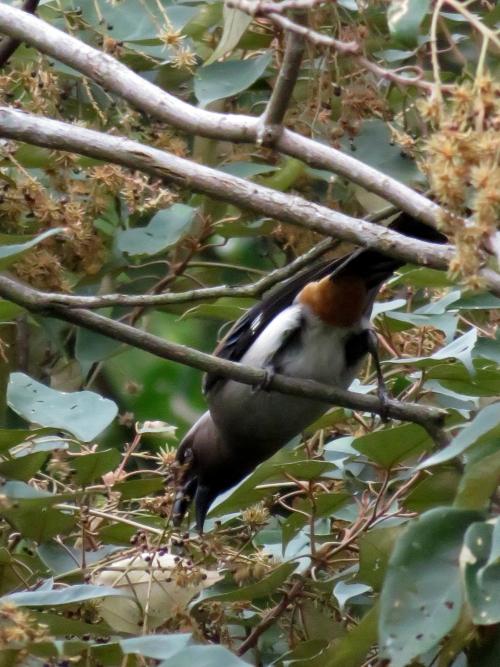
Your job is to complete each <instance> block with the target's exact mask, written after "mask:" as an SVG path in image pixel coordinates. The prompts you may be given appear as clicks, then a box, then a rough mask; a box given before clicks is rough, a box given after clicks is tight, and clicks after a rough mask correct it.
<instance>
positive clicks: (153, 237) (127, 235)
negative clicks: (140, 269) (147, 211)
mask: <svg viewBox="0 0 500 667" xmlns="http://www.w3.org/2000/svg"><path fill="white" fill-rule="evenodd" d="M195 214H196V209H195V208H192V207H191V206H186V205H185V204H174V205H173V206H170V208H166V209H163V210H162V211H158V213H156V214H155V215H154V216H153V217H152V218H151V220H150V221H149V223H148V224H147V225H146V227H137V228H135V229H125V230H124V231H121V232H119V233H118V234H117V245H118V249H119V250H121V251H122V252H126V253H127V254H129V255H156V254H158V253H159V252H162V251H164V250H166V249H167V248H171V247H172V246H174V245H175V244H176V243H177V242H178V241H179V240H180V239H181V238H182V237H183V236H186V234H189V232H190V231H191V228H192V225H193V220H194V216H195Z"/></svg>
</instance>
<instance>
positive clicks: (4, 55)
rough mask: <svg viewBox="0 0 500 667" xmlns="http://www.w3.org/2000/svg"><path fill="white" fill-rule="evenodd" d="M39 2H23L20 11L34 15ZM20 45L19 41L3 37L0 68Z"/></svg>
mask: <svg viewBox="0 0 500 667" xmlns="http://www.w3.org/2000/svg"><path fill="white" fill-rule="evenodd" d="M39 2H40V0H25V2H24V4H23V6H22V11H23V12H28V13H30V14H34V12H35V11H36V8H37V7H38V3H39ZM20 45H21V40H19V39H14V38H13V37H4V38H3V39H2V41H1V42H0V67H3V66H4V65H5V63H6V62H7V61H8V60H9V58H10V57H11V55H12V54H13V53H14V51H15V50H16V49H17V47H18V46H20Z"/></svg>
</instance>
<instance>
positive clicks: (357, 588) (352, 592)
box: [333, 581, 372, 612]
mask: <svg viewBox="0 0 500 667" xmlns="http://www.w3.org/2000/svg"><path fill="white" fill-rule="evenodd" d="M371 590H372V588H371V586H367V585H366V584H357V583H356V582H354V583H349V582H346V581H339V582H338V584H336V585H335V588H334V589H333V595H334V597H335V598H336V599H337V602H338V603H339V609H340V611H341V612H343V611H344V609H345V606H346V604H347V603H348V602H349V600H352V598H355V597H357V596H358V595H363V593H367V592H368V591H371Z"/></svg>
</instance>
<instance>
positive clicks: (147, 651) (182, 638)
mask: <svg viewBox="0 0 500 667" xmlns="http://www.w3.org/2000/svg"><path fill="white" fill-rule="evenodd" d="M192 641H193V638H192V635H191V633H188V632H179V633H176V634H172V635H145V636H142V637H131V638H130V639H122V640H121V641H120V648H121V650H122V651H123V653H125V655H128V654H129V653H137V654H139V655H142V656H144V657H145V658H154V659H155V660H167V659H169V658H173V657H174V656H175V655H176V654H177V653H179V651H182V650H183V649H184V648H186V646H188V645H189V644H190V643H192Z"/></svg>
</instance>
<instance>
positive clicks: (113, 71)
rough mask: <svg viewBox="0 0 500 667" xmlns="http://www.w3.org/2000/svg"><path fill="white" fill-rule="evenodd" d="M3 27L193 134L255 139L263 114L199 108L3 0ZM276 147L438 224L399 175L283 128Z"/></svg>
mask: <svg viewBox="0 0 500 667" xmlns="http://www.w3.org/2000/svg"><path fill="white" fill-rule="evenodd" d="M0 31H1V32H4V33H5V34H8V35H10V36H11V37H14V38H16V39H19V40H23V41H25V42H27V43H28V44H31V45H32V46H33V47H35V48H37V49H38V50H39V51H41V52H42V53H46V54H48V55H50V56H52V57H53V58H56V59H58V60H60V61H61V62H63V63H65V64H66V65H69V66H70V67H73V68H74V69H76V70H77V71H79V72H81V73H82V74H84V75H86V76H88V77H89V78H91V79H93V80H94V81H95V82H96V83H98V84H99V85H101V86H103V87H104V88H105V89H106V90H108V91H111V92H113V93H115V94H116V95H118V96H119V97H121V98H123V99H124V100H127V101H128V102H129V103H130V104H131V105H132V106H133V107H135V108H137V109H140V110H141V111H143V112H144V113H147V114H150V115H151V116H152V117H155V118H158V119H160V120H163V121H164V122H166V123H169V124H171V125H173V126H174V127H176V128H178V129H180V130H183V131H185V132H187V133H189V134H193V135H201V136H204V137H211V138H214V139H221V140H223V141H234V142H247V143H254V142H256V141H257V135H258V128H259V119H258V118H254V117H252V116H243V115H235V114H219V113H215V112H212V111H207V110H206V109H199V108H195V107H193V106H191V105H190V104H187V103H186V102H183V101H181V100H178V99H176V98H175V97H173V96H172V95H169V94H168V93H166V92H165V91H163V90H161V89H160V88H158V87H157V86H155V85H154V84H152V83H150V82H149V81H147V80H146V79H144V78H142V77H140V76H139V75H138V74H135V73H134V72H132V71H131V70H130V69H128V67H126V66H125V65H122V64H121V63H119V62H118V61H116V60H115V59H114V58H112V57H111V56H110V55H108V54H105V53H102V52H100V51H97V50H96V49H93V48H92V47H90V46H88V45H87V44H84V43H83V42H81V41H80V40H78V39H76V38H74V37H72V36H70V35H66V34H65V33H63V32H62V31H60V30H57V29H56V28H54V27H53V26H51V25H49V24H48V23H45V22H44V21H41V20H40V19H37V18H35V17H33V16H30V15H29V14H26V13H25V12H22V11H20V10H18V9H15V8H14V7H9V6H8V5H5V4H0ZM275 148H276V149H277V150H279V151H281V152H282V153H285V154H286V155H290V156H292V157H295V158H297V159H299V160H302V161H303V162H305V163H306V164H308V165H310V166H312V167H315V168H319V169H327V170H330V171H332V172H334V173H337V174H339V175H340V176H342V177H344V178H347V179H349V180H351V181H354V182H355V183H358V184H359V185H361V186H363V187H364V188H366V189H367V190H370V191H371V192H374V193H376V194H378V195H380V196H381V197H383V198H384V199H386V200H387V201H390V202H391V203H393V204H394V205H395V206H397V207H398V208H400V209H402V210H403V211H406V212H407V213H409V214H410V215H412V216H413V217H415V218H417V219H419V220H422V221H423V222H427V223H428V224H430V225H434V226H436V224H437V221H438V214H439V212H440V207H439V206H438V205H437V204H435V203H433V202H431V201H430V200H429V199H427V198H426V197H424V196H423V195H421V194H419V193H418V192H415V191H414V190H412V189H411V188H409V187H408V186H406V185H403V184H402V183H400V182H399V181H397V180H395V179H393V178H391V177H390V176H386V175H385V174H382V173H381V172H379V171H378V170H376V169H373V168H372V167H370V166H368V165H365V164H363V163H362V162H360V161H359V160H356V159H355V158H354V157H352V156H350V155H347V154H345V153H342V152H341V151H338V150H336V149H334V148H331V147H329V146H326V145H324V144H320V143H318V142H316V141H313V140H311V139H308V138H307V137H302V136H301V135H299V134H296V133H295V132H292V131H290V130H286V129H285V130H284V131H283V132H282V134H281V136H280V137H279V138H278V140H277V141H276V144H275Z"/></svg>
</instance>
